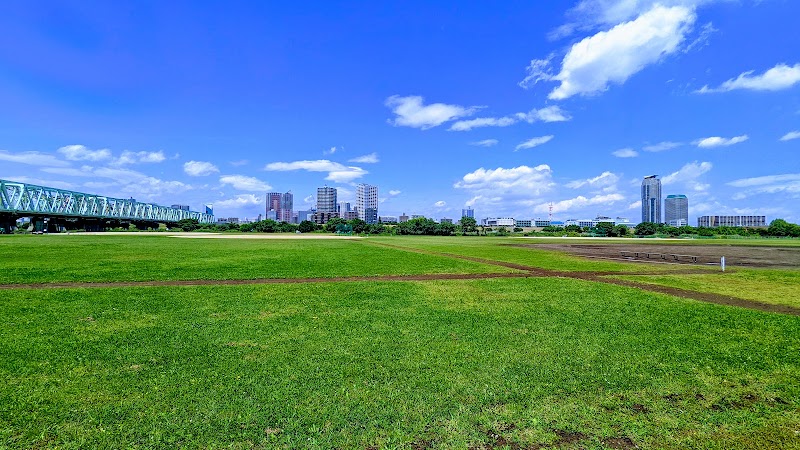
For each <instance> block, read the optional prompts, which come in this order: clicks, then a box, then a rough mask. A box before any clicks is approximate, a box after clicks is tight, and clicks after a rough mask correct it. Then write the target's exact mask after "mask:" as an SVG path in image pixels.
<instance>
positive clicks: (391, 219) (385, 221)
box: [380, 216, 397, 223]
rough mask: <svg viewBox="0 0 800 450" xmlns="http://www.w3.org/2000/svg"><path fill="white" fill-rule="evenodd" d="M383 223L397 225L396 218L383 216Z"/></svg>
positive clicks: (381, 219) (381, 218)
mask: <svg viewBox="0 0 800 450" xmlns="http://www.w3.org/2000/svg"><path fill="white" fill-rule="evenodd" d="M380 221H381V223H397V217H396V216H381V217H380Z"/></svg>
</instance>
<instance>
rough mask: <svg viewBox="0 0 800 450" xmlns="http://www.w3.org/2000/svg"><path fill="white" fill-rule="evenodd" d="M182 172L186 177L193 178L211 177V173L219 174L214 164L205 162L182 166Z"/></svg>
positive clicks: (193, 162) (191, 162) (187, 163)
mask: <svg viewBox="0 0 800 450" xmlns="http://www.w3.org/2000/svg"><path fill="white" fill-rule="evenodd" d="M183 171H184V172H186V175H190V176H193V177H203V176H206V175H211V174H212V173H217V172H219V169H218V168H217V166H215V165H214V164H211V163H210V162H206V161H189V162H186V163H184V164H183Z"/></svg>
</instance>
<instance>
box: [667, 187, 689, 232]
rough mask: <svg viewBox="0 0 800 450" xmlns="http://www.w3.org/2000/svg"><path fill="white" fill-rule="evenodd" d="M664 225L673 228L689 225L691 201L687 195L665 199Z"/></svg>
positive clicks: (671, 196)
mask: <svg viewBox="0 0 800 450" xmlns="http://www.w3.org/2000/svg"><path fill="white" fill-rule="evenodd" d="M664 223H666V224H667V225H670V226H673V227H682V226H684V225H689V199H688V198H686V196H685V195H680V194H679V195H668V196H667V198H666V199H664Z"/></svg>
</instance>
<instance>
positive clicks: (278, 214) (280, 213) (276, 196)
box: [266, 191, 294, 222]
mask: <svg viewBox="0 0 800 450" xmlns="http://www.w3.org/2000/svg"><path fill="white" fill-rule="evenodd" d="M293 208H294V196H293V195H292V192H291V191H289V192H287V193H285V194H281V193H280V192H268V193H267V208H266V213H267V214H266V216H267V218H271V217H273V215H272V214H270V211H274V217H275V219H274V220H277V221H279V222H291V221H292V209H293Z"/></svg>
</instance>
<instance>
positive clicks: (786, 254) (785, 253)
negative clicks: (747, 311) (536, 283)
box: [515, 243, 800, 268]
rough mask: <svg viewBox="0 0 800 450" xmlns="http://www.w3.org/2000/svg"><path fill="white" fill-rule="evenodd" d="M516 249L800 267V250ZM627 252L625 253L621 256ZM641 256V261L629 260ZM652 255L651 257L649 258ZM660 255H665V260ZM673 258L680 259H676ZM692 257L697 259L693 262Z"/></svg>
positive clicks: (540, 246) (612, 246)
mask: <svg viewBox="0 0 800 450" xmlns="http://www.w3.org/2000/svg"><path fill="white" fill-rule="evenodd" d="M515 246H517V247H529V248H538V249H543V250H558V251H562V252H566V253H570V254H572V255H578V256H585V257H590V258H606V259H617V260H625V261H634V262H669V263H675V264H719V259H720V257H722V256H724V257H725V263H726V264H727V265H730V266H740V267H772V268H781V267H782V268H798V267H800V248H790V247H747V246H740V245H736V246H733V245H658V244H650V243H647V244H644V243H635V244H634V243H631V244H617V243H614V244H611V243H609V244H515ZM621 252H624V253H621ZM637 252H638V253H639V256H638V257H635V256H630V255H632V254H634V253H637ZM648 254H649V255H650V257H648V256H647V255H648ZM661 255H665V257H664V258H662V257H661ZM672 255H677V256H678V258H677V259H676V258H675V257H674V256H672ZM689 256H695V257H697V261H696V262H695V261H693V260H692V259H691V258H688V257H689Z"/></svg>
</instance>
